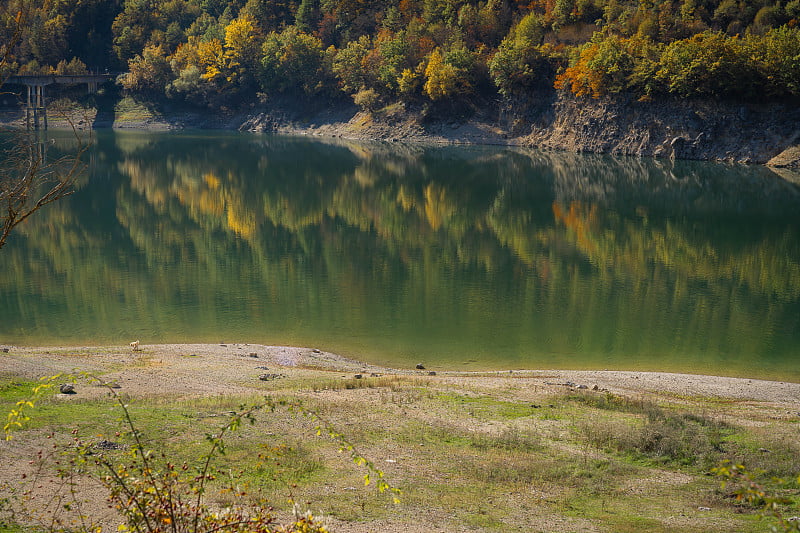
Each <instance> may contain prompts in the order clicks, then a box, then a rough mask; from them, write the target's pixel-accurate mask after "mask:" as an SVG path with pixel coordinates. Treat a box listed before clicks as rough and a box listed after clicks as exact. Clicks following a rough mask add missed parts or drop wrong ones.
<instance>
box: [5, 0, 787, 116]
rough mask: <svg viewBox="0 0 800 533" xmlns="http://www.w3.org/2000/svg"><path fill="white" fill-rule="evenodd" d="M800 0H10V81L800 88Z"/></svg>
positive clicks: (366, 101)
mask: <svg viewBox="0 0 800 533" xmlns="http://www.w3.org/2000/svg"><path fill="white" fill-rule="evenodd" d="M798 18H800V0H790V1H788V2H780V1H773V0H639V1H633V0H534V1H530V2H529V1H511V0H485V1H473V0H400V1H396V0H377V1H369V2H368V1H365V0H274V1H273V0H270V1H266V0H110V1H101V0H58V1H55V0H38V1H35V0H9V1H7V2H4V3H3V6H1V7H0V42H2V43H6V44H5V45H4V46H3V47H2V48H3V53H4V55H5V56H6V58H7V61H6V64H5V67H4V68H5V70H6V72H5V74H10V73H20V74H32V73H39V72H56V73H79V72H83V71H84V70H85V69H86V68H87V67H88V68H91V69H100V70H109V71H111V72H127V74H124V75H122V76H121V77H120V82H121V84H122V85H123V86H124V87H125V88H126V89H127V90H129V91H132V92H134V93H138V94H141V95H145V96H151V97H157V98H163V97H166V98H169V99H174V100H176V101H186V102H189V103H193V104H197V105H201V106H208V107H212V108H222V107H230V106H236V105H238V104H240V103H242V102H253V101H256V100H261V101H266V100H268V99H270V98H275V97H279V96H281V95H283V94H290V95H293V96H298V95H299V96H302V97H306V98H311V97H314V98H327V99H340V98H347V97H351V98H353V100H354V101H355V103H356V104H358V105H359V106H360V107H362V108H364V109H375V108H377V107H379V106H382V105H385V104H387V103H390V102H395V101H404V102H413V103H418V104H424V105H431V104H435V105H437V106H464V105H475V104H477V103H480V102H482V101H485V100H486V99H487V98H495V97H496V96H497V95H498V94H499V95H500V96H502V97H506V98H513V97H520V96H523V97H525V98H528V97H530V96H531V95H534V96H535V95H536V94H538V93H540V92H541V91H549V90H552V88H553V87H554V86H555V87H556V88H563V89H566V90H569V91H571V92H573V93H575V94H577V95H590V96H594V97H599V96H602V95H606V94H613V93H629V94H633V95H634V96H635V97H637V98H641V99H650V98H655V97H660V96H675V97H679V98H691V97H705V98H708V97H710V98H714V99H725V100H735V101H742V102H747V101H755V100H756V99H757V100H758V101H764V100H765V99H770V100H786V99H794V98H797V96H798V95H799V94H800V30H798V28H797V21H798Z"/></svg>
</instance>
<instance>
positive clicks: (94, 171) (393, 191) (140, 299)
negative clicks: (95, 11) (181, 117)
mask: <svg viewBox="0 0 800 533" xmlns="http://www.w3.org/2000/svg"><path fill="white" fill-rule="evenodd" d="M50 146H51V148H50V151H51V152H58V150H66V151H68V150H69V142H68V140H65V139H59V138H56V139H55V141H54V142H51V143H50ZM89 162H90V169H89V171H88V172H87V175H86V176H85V177H83V178H82V179H81V181H80V183H79V186H78V191H77V193H75V194H74V195H73V196H71V197H69V198H67V199H66V200H64V201H61V202H59V203H57V204H54V205H51V206H48V207H47V208H46V209H44V210H42V211H41V212H40V213H38V214H37V215H36V216H35V217H32V218H31V219H30V220H29V222H28V223H27V224H25V225H24V227H22V228H21V229H20V230H19V231H18V232H17V233H16V234H15V235H14V236H13V237H12V239H11V240H10V242H9V244H8V245H7V246H6V247H5V248H4V249H3V250H2V252H0V343H17V344H43V343H48V344H49V343H57V344H72V343H95V344H96V343H115V344H122V343H127V342H130V341H132V340H135V339H140V340H141V341H142V343H143V344H147V343H156V342H253V343H256V342H257V343H268V344H295V345H304V346H315V347H320V348H323V349H327V350H331V351H336V352H339V353H342V354H345V355H348V356H352V357H355V358H359V359H363V360H368V361H371V362H375V363H382V364H388V365H398V366H412V365H413V364H415V363H417V362H425V363H426V365H427V366H428V367H429V368H450V369H472V370H476V369H499V368H502V369H507V368H553V367H558V368H595V369H605V368H608V369H649V370H667V371H683V372H700V373H714V374H727V375H747V376H753V377H771V378H778V379H782V380H793V381H800V187H798V186H797V185H795V184H792V183H791V182H788V181H784V180H782V179H780V178H778V177H777V176H776V175H775V174H773V173H772V172H771V171H769V170H767V169H765V168H742V167H731V166H724V165H713V164H698V163H689V162H674V163H670V162H667V161H653V160H637V159H614V158H609V157H600V156H578V155H564V154H553V153H543V152H538V151H532V150H522V149H509V148H489V147H483V148H470V147H447V148H433V147H419V146H397V145H386V144H359V143H350V142H344V141H342V142H324V143H323V142H315V141H311V140H306V139H294V138H285V137H269V136H251V135H237V134H209V133H199V134H191V133H188V134H187V133H181V134H174V133H165V134H142V133H137V134H131V133H112V132H100V133H98V134H97V138H96V145H95V147H94V149H93V151H92V153H91V156H90V161H89Z"/></svg>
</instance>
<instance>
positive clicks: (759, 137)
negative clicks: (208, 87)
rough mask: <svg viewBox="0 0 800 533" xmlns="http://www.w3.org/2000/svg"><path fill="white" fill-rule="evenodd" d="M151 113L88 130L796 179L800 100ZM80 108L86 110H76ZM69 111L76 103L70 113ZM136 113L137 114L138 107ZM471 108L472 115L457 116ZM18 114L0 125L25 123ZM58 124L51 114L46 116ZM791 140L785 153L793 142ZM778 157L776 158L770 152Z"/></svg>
mask: <svg viewBox="0 0 800 533" xmlns="http://www.w3.org/2000/svg"><path fill="white" fill-rule="evenodd" d="M140 111H141V113H144V114H146V113H148V112H149V113H152V116H145V117H144V118H142V117H139V115H137V117H138V119H137V120H131V119H125V118H124V117H122V118H120V116H115V118H114V119H113V122H112V121H108V122H102V121H95V123H93V124H92V125H91V126H92V127H113V128H131V129H156V130H158V129H182V128H213V129H239V130H242V131H253V132H267V133H282V134H293V135H316V136H326V137H343V138H347V139H362V140H383V141H413V142H434V143H466V144H511V145H522V146H534V147H540V148H546V149H554V150H566V151H571V152H592V153H605V154H616V155H630V156H639V157H661V158H675V159H698V160H712V161H714V160H716V161H730V162H740V163H761V164H764V163H767V162H770V165H771V166H774V167H780V168H783V169H789V170H785V171H781V175H783V174H787V175H792V176H795V178H793V179H798V180H800V177H797V176H800V174H799V173H797V172H796V171H795V170H794V169H800V147H798V145H800V106H797V105H792V104H790V103H787V104H777V103H775V104H748V105H743V104H735V103H724V102H712V101H699V100H678V99H670V98H661V99H657V100H654V101H651V102H640V101H637V100H636V99H635V98H633V97H629V96H619V95H617V96H615V97H614V98H604V99H593V98H589V97H576V96H573V95H572V94H571V93H568V92H560V93H556V92H555V91H554V90H549V89H541V90H540V92H536V93H531V94H528V95H525V96H524V97H519V98H517V99H516V100H514V101H512V102H507V101H504V102H500V101H494V102H493V101H485V102H482V103H480V104H473V107H472V109H471V114H470V113H465V112H464V111H465V109H462V115H456V114H454V112H448V111H446V110H444V109H442V108H440V109H438V110H434V111H431V108H429V107H425V106H420V105H411V104H409V105H407V104H402V103H396V104H392V105H390V106H388V107H386V108H384V109H381V110H379V111H376V112H374V113H368V112H364V111H360V110H359V109H358V108H357V107H356V106H355V105H353V104H352V103H351V102H349V101H348V100H346V99H340V100H338V101H336V102H330V101H325V100H318V101H316V100H315V101H303V102H299V101H296V100H292V99H288V98H284V99H277V100H270V101H269V102H268V103H267V104H256V103H252V104H251V106H250V111H247V112H243V111H240V112H232V113H227V114H223V113H216V114H215V113H213V112H209V111H208V110H205V111H194V112H190V111H186V110H183V111H181V112H180V113H178V112H174V113H170V112H167V113H163V114H158V113H155V112H153V111H152V110H148V109H145V108H144V107H143V108H142V110H140ZM81 112H85V111H84V110H82V109H81ZM76 113H77V110H76ZM141 113H140V114H141ZM468 114H469V115H470V118H462V117H463V116H466V115H468ZM21 116H22V115H20V113H16V114H15V115H13V116H6V115H3V114H0V123H3V124H9V125H14V126H16V127H20V126H21V127H24V120H23V118H21ZM51 122H52V123H53V124H54V126H53V127H58V126H57V124H58V120H57V117H54V118H53V120H52V121H51ZM792 147H795V150H794V151H792V150H791V148H792ZM776 156H779V157H776Z"/></svg>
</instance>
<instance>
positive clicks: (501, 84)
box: [489, 13, 544, 96]
mask: <svg viewBox="0 0 800 533" xmlns="http://www.w3.org/2000/svg"><path fill="white" fill-rule="evenodd" d="M543 37H544V27H543V24H542V21H541V19H540V17H539V16H538V15H535V14H533V13H530V14H528V15H526V16H525V17H523V18H522V20H520V21H519V23H518V24H517V25H516V26H514V27H513V28H512V29H511V31H510V32H509V34H508V35H507V36H506V38H505V39H503V42H502V43H500V47H499V48H498V49H497V53H495V55H494V57H493V58H492V59H491V61H490V62H489V72H490V74H491V76H492V80H493V81H494V83H495V85H496V86H497V89H498V91H499V92H500V94H502V95H504V96H510V95H511V94H513V93H514V92H517V91H520V90H524V89H526V88H529V87H530V86H532V85H533V83H534V82H535V81H536V78H537V75H539V74H540V72H539V71H540V69H541V67H542V54H541V52H540V50H539V45H540V44H541V43H542V39H543Z"/></svg>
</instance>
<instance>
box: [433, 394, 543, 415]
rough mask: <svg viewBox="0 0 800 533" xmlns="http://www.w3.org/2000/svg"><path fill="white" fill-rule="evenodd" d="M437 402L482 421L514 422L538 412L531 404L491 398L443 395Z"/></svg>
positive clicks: (440, 395) (439, 396)
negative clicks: (499, 420)
mask: <svg viewBox="0 0 800 533" xmlns="http://www.w3.org/2000/svg"><path fill="white" fill-rule="evenodd" d="M436 400H438V401H440V402H443V403H445V404H447V405H449V406H450V407H452V408H454V409H457V410H459V411H461V412H464V411H466V412H467V413H468V414H469V415H470V416H472V417H474V418H477V419H482V420H490V419H501V420H514V419H516V418H523V417H527V416H533V415H534V414H535V413H536V411H537V409H536V408H535V407H533V405H531V404H529V403H522V402H510V401H505V400H498V399H495V398H492V397H489V396H466V395H460V394H451V393H442V394H439V395H437V396H436Z"/></svg>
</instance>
